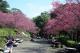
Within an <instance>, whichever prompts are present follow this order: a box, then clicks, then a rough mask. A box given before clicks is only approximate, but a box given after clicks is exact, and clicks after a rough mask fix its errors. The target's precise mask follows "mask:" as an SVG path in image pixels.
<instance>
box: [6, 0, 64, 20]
mask: <svg viewBox="0 0 80 53" xmlns="http://www.w3.org/2000/svg"><path fill="white" fill-rule="evenodd" d="M52 1H53V0H7V2H8V4H9V5H10V8H17V9H20V10H21V11H22V12H23V13H24V14H25V15H26V16H27V17H29V18H30V19H31V18H33V17H35V16H38V15H40V13H41V12H44V11H50V10H51V9H52V5H51V3H52ZM60 1H61V2H62V3H64V0H60Z"/></svg>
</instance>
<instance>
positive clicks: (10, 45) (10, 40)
mask: <svg viewBox="0 0 80 53" xmlns="http://www.w3.org/2000/svg"><path fill="white" fill-rule="evenodd" d="M13 44H14V38H13V36H11V35H9V36H8V37H7V44H6V46H7V48H9V53H12V48H13Z"/></svg>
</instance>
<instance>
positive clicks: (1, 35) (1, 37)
mask: <svg viewBox="0 0 80 53" xmlns="http://www.w3.org/2000/svg"><path fill="white" fill-rule="evenodd" d="M14 31H15V29H11V28H0V47H4V45H5V40H6V39H5V37H6V36H8V35H9V34H11V35H13V36H14V35H15V34H16V33H15V32H14Z"/></svg>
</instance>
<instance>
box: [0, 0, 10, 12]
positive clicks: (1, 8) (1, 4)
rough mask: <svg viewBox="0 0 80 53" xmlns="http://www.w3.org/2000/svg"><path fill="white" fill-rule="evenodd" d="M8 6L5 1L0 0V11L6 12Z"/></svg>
mask: <svg viewBox="0 0 80 53" xmlns="http://www.w3.org/2000/svg"><path fill="white" fill-rule="evenodd" d="M8 7H9V5H8V3H7V2H6V1H4V0H0V11H2V12H8V9H7V8H8Z"/></svg>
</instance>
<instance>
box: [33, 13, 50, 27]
mask: <svg viewBox="0 0 80 53" xmlns="http://www.w3.org/2000/svg"><path fill="white" fill-rule="evenodd" d="M49 18H50V15H49V13H48V12H42V13H41V15H40V16H37V17H34V18H33V21H34V22H35V23H36V25H37V26H38V27H39V28H42V27H43V26H44V24H45V22H47V20H48V19H49Z"/></svg>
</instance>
